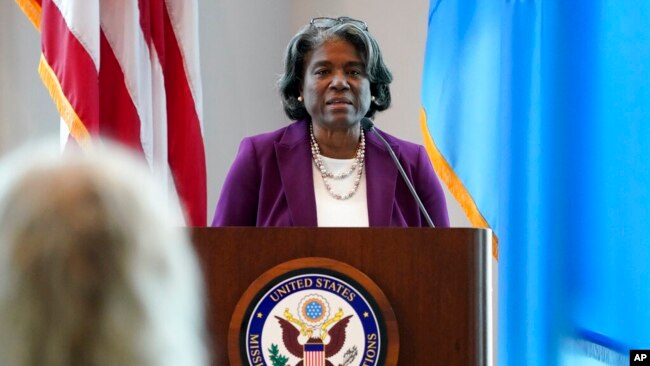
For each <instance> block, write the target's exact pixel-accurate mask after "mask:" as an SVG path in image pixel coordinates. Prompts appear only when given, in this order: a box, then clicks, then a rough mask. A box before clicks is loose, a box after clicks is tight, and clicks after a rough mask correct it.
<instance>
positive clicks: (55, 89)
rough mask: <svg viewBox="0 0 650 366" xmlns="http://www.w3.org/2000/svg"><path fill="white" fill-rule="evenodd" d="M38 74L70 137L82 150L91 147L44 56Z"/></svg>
mask: <svg viewBox="0 0 650 366" xmlns="http://www.w3.org/2000/svg"><path fill="white" fill-rule="evenodd" d="M38 73H39V74H40V75H41V79H42V80H43V84H45V87H46V88H47V90H48V91H49V92H50V96H51V97H52V100H53V101H54V104H55V105H56V109H58V111H59V114H60V115H61V118H62V119H63V121H65V123H66V125H67V126H68V129H69V130H70V135H72V137H73V138H74V139H75V140H76V141H77V143H79V146H81V147H82V148H83V149H84V150H86V149H89V148H90V147H91V138H90V134H89V133H88V130H87V129H86V126H85V125H84V124H83V122H82V121H81V118H79V115H77V112H76V111H75V110H74V108H73V107H72V105H71V104H70V101H69V100H68V98H67V97H66V96H65V94H64V93H63V90H62V89H61V84H60V83H59V79H58V78H57V76H56V74H55V73H54V70H52V68H51V67H50V65H49V64H48V63H47V60H46V59H45V56H43V55H42V54H41V60H40V62H39V63H38Z"/></svg>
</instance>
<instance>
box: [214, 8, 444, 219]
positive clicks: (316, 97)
mask: <svg viewBox="0 0 650 366" xmlns="http://www.w3.org/2000/svg"><path fill="white" fill-rule="evenodd" d="M391 81H392V75H391V73H390V71H389V70H388V68H387V67H386V65H385V64H384V61H383V59H382V53H381V50H380V49H379V46H378V44H377V41H376V40H375V38H374V37H373V36H372V35H371V34H370V32H369V31H368V26H367V25H366V23H365V22H363V21H360V20H356V19H352V18H348V17H340V18H313V19H311V21H310V22H309V24H307V25H306V26H304V27H303V28H302V29H301V30H300V31H299V32H298V33H297V34H296V35H295V36H294V37H293V38H292V39H291V41H290V42H289V45H288V46H287V50H286V55H285V70H284V74H283V75H282V77H281V79H280V81H279V88H280V94H281V98H282V103H283V106H284V111H285V113H286V114H287V116H288V117H289V118H290V119H291V120H293V121H294V122H293V123H291V124H290V125H288V126H287V127H284V128H281V129H279V130H276V131H273V132H269V133H265V134H261V135H257V136H252V137H247V138H245V139H243V140H242V142H241V145H240V147H239V152H238V154H237V156H236V158H235V161H234V162H233V164H232V166H231V168H230V171H229V173H228V176H227V177H226V180H225V182H224V185H223V188H222V191H221V196H220V198H219V202H218V204H217V208H216V213H215V217H214V221H213V223H212V225H213V226H338V227H355V226H356V227H368V226H401V227H407V226H411V227H418V226H429V225H430V223H429V222H431V223H432V224H433V225H435V226H438V227H446V226H449V219H448V215H447V207H446V203H445V197H444V194H443V191H442V188H441V185H440V182H439V180H438V178H437V177H436V175H435V173H434V171H433V168H432V166H431V162H430V160H429V158H428V156H427V153H426V151H425V149H424V147H422V146H420V145H417V144H414V143H410V142H407V141H404V140H400V139H398V138H396V137H393V136H391V135H389V134H387V133H385V132H382V131H379V130H377V129H375V128H374V127H373V124H372V120H371V119H372V117H373V116H374V115H375V113H376V112H379V111H383V110H385V109H387V108H388V107H389V106H390V102H391V95H390V88H389V84H390V83H391ZM373 129H374V130H373ZM382 137H383V138H384V139H385V140H386V142H384V141H382V139H381V138H382ZM389 147H390V148H389ZM390 149H392V150H393V151H394V154H395V156H396V157H397V158H398V160H399V162H400V163H401V165H402V166H403V170H404V173H403V176H402V174H401V173H400V172H399V170H398V167H397V165H396V163H395V162H394V161H393V158H392V157H391V152H390V151H389V150H390ZM405 178H406V179H408V181H410V182H411V183H412V186H413V188H414V189H413V191H414V192H415V193H416V194H414V192H412V190H411V189H410V188H409V187H408V184H409V183H407V182H406V179H405ZM417 196H419V200H420V201H421V205H419V204H418V198H416V197H417ZM428 216H430V219H429V217H428Z"/></svg>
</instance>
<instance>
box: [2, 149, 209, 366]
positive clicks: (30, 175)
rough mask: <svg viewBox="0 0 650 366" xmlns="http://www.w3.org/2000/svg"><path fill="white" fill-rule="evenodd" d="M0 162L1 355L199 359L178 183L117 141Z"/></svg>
mask: <svg viewBox="0 0 650 366" xmlns="http://www.w3.org/2000/svg"><path fill="white" fill-rule="evenodd" d="M95 146H96V148H95V149H93V151H89V152H85V153H80V152H72V153H66V154H63V155H64V156H62V155H61V153H60V152H59V149H58V147H57V146H56V144H54V145H51V144H46V145H42V144H38V145H36V146H29V147H26V148H24V149H22V151H19V152H17V153H15V154H13V155H12V156H11V157H9V158H7V159H5V160H4V162H3V163H2V164H0V365H11V366H27V365H34V366H36V365H39V366H59V365H60V366H63V365H144V366H146V365H152V366H153V365H170V366H171V365H174V366H179V365H183V366H186V365H190V366H191V365H204V364H207V360H208V359H207V352H206V349H205V344H204V318H203V316H204V314H203V303H202V299H203V289H202V282H201V276H200V270H199V267H198V263H197V260H196V257H195V255H194V252H193V250H192V248H191V246H190V243H189V239H188V236H187V233H186V231H185V230H184V229H183V228H182V227H181V223H182V222H183V217H182V213H181V210H180V207H179V204H178V200H177V198H176V197H175V195H169V194H168V192H165V191H164V190H162V189H161V187H159V186H157V185H156V184H155V182H154V180H153V178H152V177H151V176H150V174H149V172H148V169H147V167H146V165H145V164H143V163H142V162H141V161H137V160H136V158H134V157H133V156H131V155H130V153H128V152H126V151H125V150H123V149H121V148H117V147H115V146H105V145H104V146H101V145H100V143H99V142H96V143H95Z"/></svg>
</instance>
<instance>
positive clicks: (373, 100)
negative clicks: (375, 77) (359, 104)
mask: <svg viewBox="0 0 650 366" xmlns="http://www.w3.org/2000/svg"><path fill="white" fill-rule="evenodd" d="M370 100H372V102H373V103H374V102H375V96H374V95H373V96H372V97H370Z"/></svg>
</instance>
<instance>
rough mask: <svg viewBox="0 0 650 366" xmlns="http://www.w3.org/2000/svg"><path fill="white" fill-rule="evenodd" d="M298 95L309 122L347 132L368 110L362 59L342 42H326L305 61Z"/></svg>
mask: <svg viewBox="0 0 650 366" xmlns="http://www.w3.org/2000/svg"><path fill="white" fill-rule="evenodd" d="M303 80H304V82H303V85H302V90H301V95H302V97H303V101H304V103H305V108H306V109H307V112H308V113H309V115H310V116H311V118H312V121H313V122H314V123H316V124H319V125H320V126H322V127H325V128H333V129H337V128H349V127H351V126H353V125H354V124H356V123H358V122H359V121H360V120H361V118H363V116H365V115H366V112H368V109H369V108H370V97H371V96H370V82H369V81H368V76H367V75H366V67H365V64H364V62H363V60H362V59H361V56H360V55H359V53H358V52H357V50H356V49H355V48H354V46H353V45H352V44H350V43H349V42H347V41H344V40H341V39H333V40H329V41H326V42H325V43H323V45H322V46H320V47H319V48H316V49H314V50H313V51H312V52H311V54H309V55H307V57H306V59H305V76H304V79H303Z"/></svg>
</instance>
